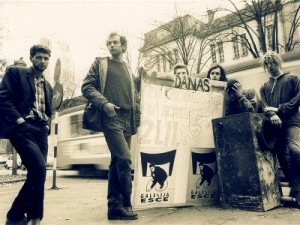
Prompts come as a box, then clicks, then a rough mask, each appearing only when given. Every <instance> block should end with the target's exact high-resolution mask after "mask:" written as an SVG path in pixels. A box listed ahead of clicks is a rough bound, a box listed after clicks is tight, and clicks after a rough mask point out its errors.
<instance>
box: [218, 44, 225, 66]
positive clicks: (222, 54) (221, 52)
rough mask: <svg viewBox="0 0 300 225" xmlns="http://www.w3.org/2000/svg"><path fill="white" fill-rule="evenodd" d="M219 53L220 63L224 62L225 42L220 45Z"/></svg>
mask: <svg viewBox="0 0 300 225" xmlns="http://www.w3.org/2000/svg"><path fill="white" fill-rule="evenodd" d="M218 52H219V59H220V63H222V62H224V48H223V42H219V43H218Z"/></svg>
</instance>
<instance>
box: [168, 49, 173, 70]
mask: <svg viewBox="0 0 300 225" xmlns="http://www.w3.org/2000/svg"><path fill="white" fill-rule="evenodd" d="M168 59H169V71H170V70H172V63H171V62H172V61H173V60H172V59H173V58H172V52H168Z"/></svg>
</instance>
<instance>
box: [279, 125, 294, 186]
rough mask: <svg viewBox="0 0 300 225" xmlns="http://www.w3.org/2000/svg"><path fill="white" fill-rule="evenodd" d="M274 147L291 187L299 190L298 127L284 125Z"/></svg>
mask: <svg viewBox="0 0 300 225" xmlns="http://www.w3.org/2000/svg"><path fill="white" fill-rule="evenodd" d="M275 149H276V153H277V158H278V161H279V164H280V166H281V168H282V171H283V173H284V175H285V176H286V178H287V180H288V181H289V183H290V187H291V189H293V190H297V191H300V127H299V126H289V127H284V128H283V129H282V130H281V132H280V135H279V136H278V138H277V144H276V147H275Z"/></svg>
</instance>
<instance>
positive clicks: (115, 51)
mask: <svg viewBox="0 0 300 225" xmlns="http://www.w3.org/2000/svg"><path fill="white" fill-rule="evenodd" d="M106 45H107V48H108V50H109V51H110V54H111V57H109V58H107V57H106V58H100V57H97V58H96V59H95V61H94V62H93V64H92V66H91V67H90V70H89V71H88V74H87V75H86V77H85V79H84V81H83V84H82V87H81V91H82V93H83V96H84V97H86V98H87V100H88V101H89V102H90V103H92V104H93V105H94V106H95V107H97V108H98V109H99V112H100V113H101V117H102V125H103V133H104V137H105V139H106V142H107V144H108V147H109V150H110V153H111V162H110V166H109V173H108V194H107V199H108V203H107V206H108V213H107V217H108V219H109V220H133V219H137V218H138V216H137V213H136V212H134V211H133V210H132V205H131V193H132V178H131V155H130V151H129V150H130V142H131V136H132V135H133V134H135V133H136V130H137V123H136V122H137V121H136V119H135V116H136V110H137V108H136V88H135V77H134V76H133V74H132V73H131V70H130V69H129V67H128V65H127V64H126V63H125V62H124V61H123V53H124V52H125V51H126V49H127V41H126V38H125V37H124V36H122V35H120V34H118V33H111V34H110V35H109V36H108V40H107V42H106Z"/></svg>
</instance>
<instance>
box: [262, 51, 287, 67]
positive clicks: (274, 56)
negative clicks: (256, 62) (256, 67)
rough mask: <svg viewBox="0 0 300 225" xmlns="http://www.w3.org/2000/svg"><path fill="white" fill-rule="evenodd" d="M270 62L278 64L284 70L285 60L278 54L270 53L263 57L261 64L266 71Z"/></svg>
mask: <svg viewBox="0 0 300 225" xmlns="http://www.w3.org/2000/svg"><path fill="white" fill-rule="evenodd" d="M269 62H273V63H275V64H277V65H278V66H279V67H280V68H282V64H283V60H282V58H281V57H280V55H279V54H278V53H276V52H272V51H270V52H267V53H266V54H264V55H263V56H262V58H261V60H260V63H261V65H262V66H263V68H264V70H266V69H267V64H268V63H269Z"/></svg>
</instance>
